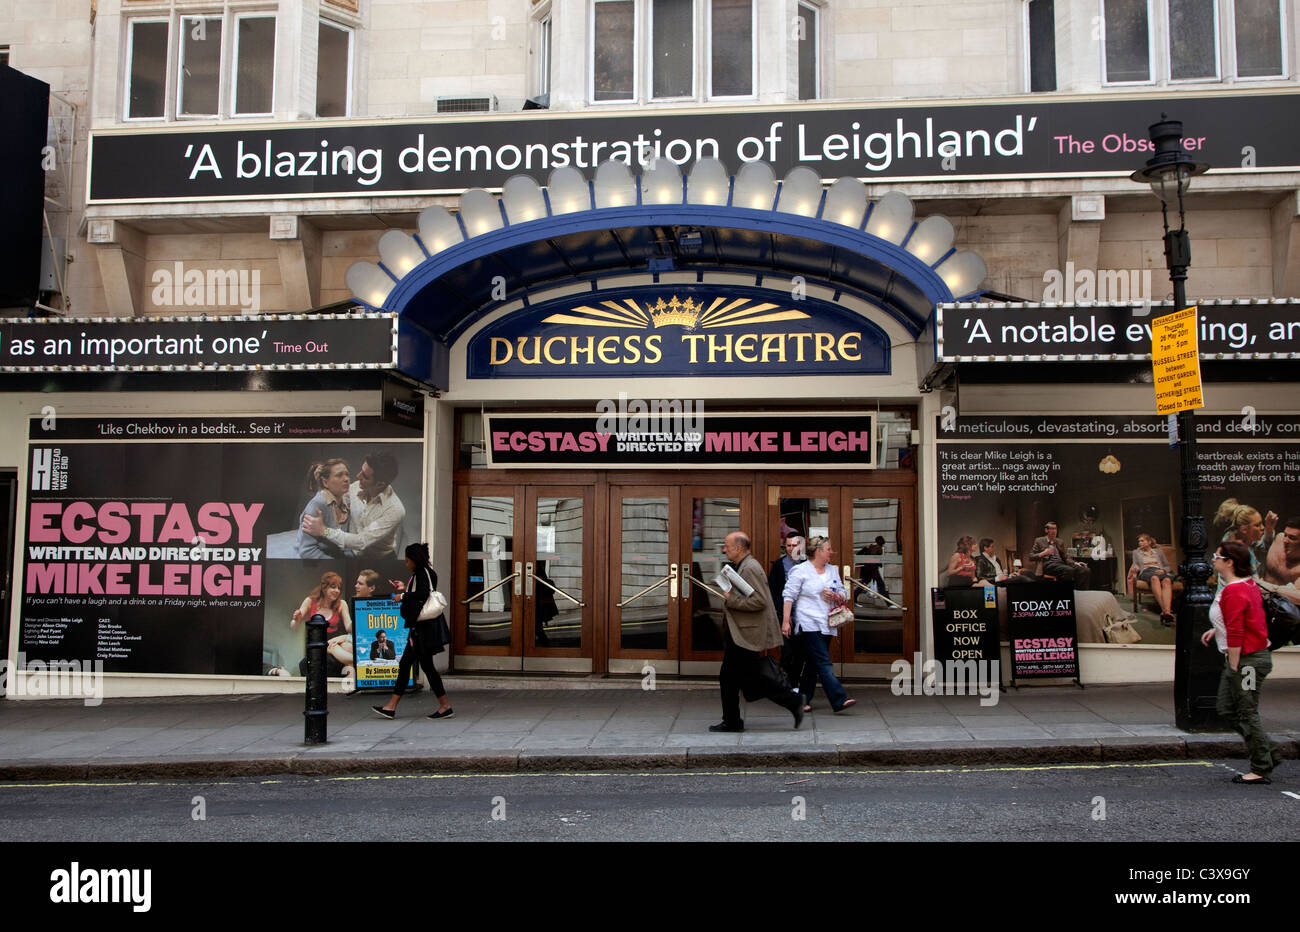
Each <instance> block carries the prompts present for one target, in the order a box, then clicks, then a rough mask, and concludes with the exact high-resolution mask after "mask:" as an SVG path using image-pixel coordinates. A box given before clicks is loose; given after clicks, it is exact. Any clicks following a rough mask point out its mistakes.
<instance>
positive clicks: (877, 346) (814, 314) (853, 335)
mask: <svg viewBox="0 0 1300 932" xmlns="http://www.w3.org/2000/svg"><path fill="white" fill-rule="evenodd" d="M466 363H467V375H468V377H469V378H471V379H501V378H524V379H533V378H575V377H576V378H589V377H595V378H626V377H628V376H700V375H710V376H738V375H741V376H743V375H750V376H752V375H759V376H762V377H764V378H769V377H772V376H783V375H785V376H794V375H879V374H887V373H888V372H889V371H890V370H889V367H890V350H889V336H888V334H886V333H885V332H884V331H883V330H882V329H880V327H878V326H877V325H876V324H874V323H873V322H871V321H870V320H868V319H866V318H865V317H862V316H860V315H858V314H856V313H853V312H852V311H849V310H846V309H845V308H842V307H840V306H839V305H836V304H833V303H831V302H829V301H822V300H819V299H816V298H810V297H807V296H806V295H803V294H800V293H798V292H796V293H793V294H792V293H791V292H790V291H778V290H777V289H766V288H753V287H741V286H728V287H726V288H725V289H720V288H717V287H712V286H708V285H672V286H658V285H656V286H652V287H651V286H644V287H636V288H618V289H608V290H604V291H601V292H598V293H592V294H585V295H582V296H581V297H574V296H572V295H569V296H566V297H564V298H559V299H555V300H552V301H546V302H539V303H537V304H534V305H531V306H530V307H529V308H528V309H527V310H523V311H518V312H516V313H513V314H510V315H507V316H505V317H502V318H500V319H499V320H496V321H494V322H492V323H490V324H489V325H487V326H486V327H484V328H483V329H481V330H479V331H478V332H477V333H475V334H474V336H473V337H471V338H470V340H469V345H468V348H467V350H466Z"/></svg>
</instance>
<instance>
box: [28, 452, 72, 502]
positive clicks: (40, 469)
mask: <svg viewBox="0 0 1300 932" xmlns="http://www.w3.org/2000/svg"><path fill="white" fill-rule="evenodd" d="M67 487H68V458H67V457H66V456H64V455H63V451H62V450H61V449H60V448H58V447H53V448H51V447H33V448H32V475H31V486H30V488H31V490H32V491H33V492H62V491H64V490H66V489H67Z"/></svg>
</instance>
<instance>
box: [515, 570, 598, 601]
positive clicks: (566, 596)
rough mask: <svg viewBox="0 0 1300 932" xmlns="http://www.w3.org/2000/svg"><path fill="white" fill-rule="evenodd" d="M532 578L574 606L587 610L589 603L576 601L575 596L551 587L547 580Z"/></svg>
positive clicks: (539, 577)
mask: <svg viewBox="0 0 1300 932" xmlns="http://www.w3.org/2000/svg"><path fill="white" fill-rule="evenodd" d="M531 565H532V564H531V563H530V564H529V566H531ZM532 578H533V579H536V580H537V581H538V582H539V583H541V584H542V585H543V586H545V587H546V588H547V589H550V590H551V591H552V592H555V593H558V594H560V595H562V596H564V597H565V598H566V599H568V600H569V601H570V602H572V603H573V604H574V605H576V606H578V607H579V608H586V607H587V603H586V602H582V601H579V600H578V599H575V598H574V597H573V596H571V595H569V594H568V593H567V592H565V591H564V590H563V589H561V588H560V587H559V586H554V585H551V584H550V583H549V582H547V581H546V580H545V579H543V578H542V577H541V576H534V577H532Z"/></svg>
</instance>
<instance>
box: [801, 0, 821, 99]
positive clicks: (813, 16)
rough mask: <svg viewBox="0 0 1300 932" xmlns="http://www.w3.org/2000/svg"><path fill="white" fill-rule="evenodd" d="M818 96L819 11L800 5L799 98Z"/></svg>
mask: <svg viewBox="0 0 1300 932" xmlns="http://www.w3.org/2000/svg"><path fill="white" fill-rule="evenodd" d="M816 97H817V11H816V10H814V9H813V8H812V7H807V6H803V5H800V7H799V99H800V100H813V99H815V98H816Z"/></svg>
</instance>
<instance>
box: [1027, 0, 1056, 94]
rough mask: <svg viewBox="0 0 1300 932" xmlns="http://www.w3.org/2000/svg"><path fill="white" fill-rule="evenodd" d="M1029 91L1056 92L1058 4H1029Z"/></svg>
mask: <svg viewBox="0 0 1300 932" xmlns="http://www.w3.org/2000/svg"><path fill="white" fill-rule="evenodd" d="M1029 89H1030V90H1031V91H1054V90H1056V4H1055V2H1054V0H1030V3H1029Z"/></svg>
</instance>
